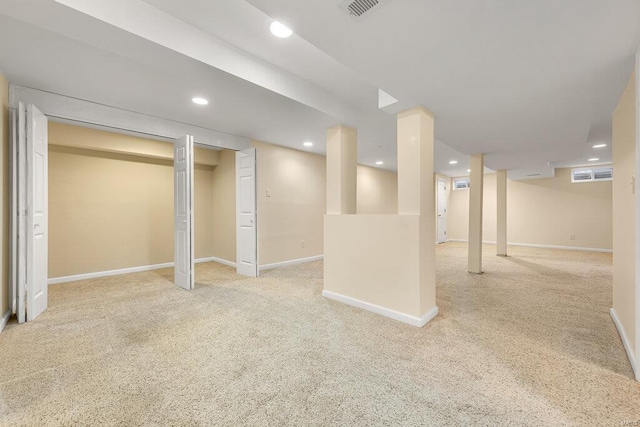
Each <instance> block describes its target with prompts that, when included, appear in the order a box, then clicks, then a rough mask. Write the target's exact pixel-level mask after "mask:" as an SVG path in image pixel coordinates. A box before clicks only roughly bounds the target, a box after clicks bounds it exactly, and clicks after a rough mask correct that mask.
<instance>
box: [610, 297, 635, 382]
mask: <svg viewBox="0 0 640 427" xmlns="http://www.w3.org/2000/svg"><path fill="white" fill-rule="evenodd" d="M609 313H610V314H611V318H612V319H613V323H614V324H615V325H616V328H617V329H618V334H620V339H621V340H622V345H623V346H624V349H625V351H626V352H627V358H629V363H630V364H631V369H633V374H634V375H635V377H636V380H638V381H640V372H638V368H637V367H636V358H635V355H634V353H633V349H632V348H631V343H629V338H627V333H626V332H625V330H624V326H622V323H620V319H618V313H616V309H615V308H613V307H611V309H609Z"/></svg>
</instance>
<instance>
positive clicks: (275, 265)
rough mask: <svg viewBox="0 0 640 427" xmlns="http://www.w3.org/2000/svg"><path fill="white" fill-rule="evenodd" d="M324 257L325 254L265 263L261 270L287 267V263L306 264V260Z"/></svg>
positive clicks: (318, 259)
mask: <svg viewBox="0 0 640 427" xmlns="http://www.w3.org/2000/svg"><path fill="white" fill-rule="evenodd" d="M323 259H324V255H316V256H310V257H308V258H298V259H291V260H289V261H282V262H274V263H273V264H265V265H261V266H260V271H264V270H271V269H272V268H278V267H285V266H287V265H295V264H304V263H306V262H312V261H320V260H323Z"/></svg>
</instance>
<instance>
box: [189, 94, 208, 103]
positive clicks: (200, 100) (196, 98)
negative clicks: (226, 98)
mask: <svg viewBox="0 0 640 427" xmlns="http://www.w3.org/2000/svg"><path fill="white" fill-rule="evenodd" d="M191 100H192V101H193V103H194V104H198V105H207V104H208V103H209V101H207V100H206V99H204V98H200V97H199V96H196V97H195V98H192V99H191Z"/></svg>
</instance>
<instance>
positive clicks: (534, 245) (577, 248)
mask: <svg viewBox="0 0 640 427" xmlns="http://www.w3.org/2000/svg"><path fill="white" fill-rule="evenodd" d="M447 242H460V243H468V242H469V240H467V239H447ZM482 243H483V244H485V245H495V244H497V242H494V241H491V240H483V241H482ZM507 245H508V246H521V247H524V248H541V249H563V250H567V251H583V252H603V253H608V254H611V253H613V249H602V248H583V247H580V246H557V245H540V244H538V243H512V242H507Z"/></svg>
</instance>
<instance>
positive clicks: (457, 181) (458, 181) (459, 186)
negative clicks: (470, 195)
mask: <svg viewBox="0 0 640 427" xmlns="http://www.w3.org/2000/svg"><path fill="white" fill-rule="evenodd" d="M469 184H470V181H469V178H468V177H467V178H454V180H453V189H454V190H465V189H467V188H469Z"/></svg>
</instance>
